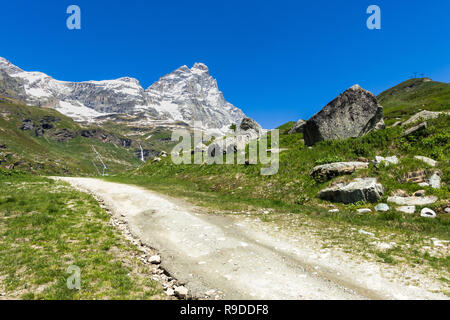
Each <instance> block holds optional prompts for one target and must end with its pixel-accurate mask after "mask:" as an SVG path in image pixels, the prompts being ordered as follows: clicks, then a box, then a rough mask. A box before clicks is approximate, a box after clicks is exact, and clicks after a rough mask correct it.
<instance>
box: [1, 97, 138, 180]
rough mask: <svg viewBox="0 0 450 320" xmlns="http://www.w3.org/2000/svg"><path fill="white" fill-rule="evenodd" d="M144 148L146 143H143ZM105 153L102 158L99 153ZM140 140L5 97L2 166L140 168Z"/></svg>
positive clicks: (83, 170) (81, 171) (87, 171)
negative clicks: (137, 141) (138, 152)
mask: <svg viewBox="0 0 450 320" xmlns="http://www.w3.org/2000/svg"><path fill="white" fill-rule="evenodd" d="M144 147H145V145H144ZM94 148H95V150H97V152H98V153H99V154H100V155H101V156H100V157H101V158H102V160H100V159H99V157H98V156H97V154H96V152H95V151H94ZM136 148H137V146H136V142H134V141H133V140H131V139H129V138H127V137H122V136H120V135H118V134H112V133H109V132H107V131H105V130H103V129H101V128H98V127H95V126H89V127H84V126H81V125H80V124H78V123H76V122H74V121H73V120H72V119H71V118H69V117H67V116H64V115H62V114H61V113H59V112H58V111H56V110H52V109H47V108H38V107H32V106H25V105H23V104H20V103H19V102H17V101H14V100H11V99H7V98H1V97H0V165H1V166H2V167H4V166H10V165H14V166H15V168H16V169H21V170H24V171H30V172H35V173H44V174H65V175H67V174H69V175H71V174H74V175H75V174H76V175H98V174H99V172H101V171H102V168H103V165H102V163H101V161H104V162H105V164H106V165H107V167H108V170H107V173H117V172H122V171H124V170H128V169H132V168H135V167H137V166H138V165H139V164H140V163H141V162H140V161H139V157H138V156H137V155H136Z"/></svg>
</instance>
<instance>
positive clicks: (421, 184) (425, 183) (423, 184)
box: [418, 182, 430, 187]
mask: <svg viewBox="0 0 450 320" xmlns="http://www.w3.org/2000/svg"><path fill="white" fill-rule="evenodd" d="M418 185H419V187H429V186H430V184H429V183H428V182H421V183H419V184H418Z"/></svg>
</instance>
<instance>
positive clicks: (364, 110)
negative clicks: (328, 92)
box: [304, 85, 385, 146]
mask: <svg viewBox="0 0 450 320" xmlns="http://www.w3.org/2000/svg"><path fill="white" fill-rule="evenodd" d="M384 127H385V126H384V121H383V107H381V106H379V105H378V102H377V98H376V97H375V96H374V95H373V94H372V93H371V92H369V91H366V90H364V89H362V88H361V87H360V86H358V85H354V86H353V87H351V88H350V89H348V90H347V91H345V92H344V93H342V94H341V95H339V96H338V97H337V98H336V99H334V100H333V101H331V102H330V103H329V104H327V105H326V106H325V107H324V108H323V109H322V110H321V111H320V112H318V113H317V114H315V115H314V116H313V117H312V118H311V119H309V120H308V121H307V122H306V125H305V127H304V138H305V144H306V145H308V146H311V145H314V144H315V143H317V142H319V141H323V140H334V139H346V138H356V137H360V136H363V135H365V134H367V133H368V132H370V131H372V130H377V129H382V128H384Z"/></svg>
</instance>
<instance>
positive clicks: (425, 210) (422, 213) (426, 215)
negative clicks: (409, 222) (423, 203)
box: [420, 208, 436, 218]
mask: <svg viewBox="0 0 450 320" xmlns="http://www.w3.org/2000/svg"><path fill="white" fill-rule="evenodd" d="M420 216H421V217H424V218H436V212H434V211H433V210H431V209H429V208H423V209H422V211H420Z"/></svg>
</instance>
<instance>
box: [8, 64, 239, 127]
mask: <svg viewBox="0 0 450 320" xmlns="http://www.w3.org/2000/svg"><path fill="white" fill-rule="evenodd" d="M0 93H1V94H3V95H5V96H8V97H11V98H15V99H18V100H20V101H22V102H24V103H26V104H28V105H37V106H42V107H51V108H54V109H56V110H58V111H60V112H61V113H63V114H65V115H67V116H69V117H71V118H73V119H74V120H76V121H79V122H99V121H107V120H109V119H112V118H114V117H115V116H117V115H118V114H122V115H125V116H126V117H127V120H128V122H134V123H138V124H142V125H149V124H150V125H151V124H152V123H156V124H161V123H165V124H176V123H177V122H184V123H187V124H189V125H192V124H193V123H194V122H195V121H201V122H202V124H203V126H204V128H205V129H218V130H219V131H223V132H224V131H226V130H227V129H228V128H229V126H230V125H232V124H236V123H239V122H240V121H241V120H242V119H243V118H244V117H245V115H244V113H243V112H242V111H241V110H240V109H238V108H236V107H235V106H233V105H232V104H231V103H229V102H227V101H226V100H225V98H224V96H223V94H222V92H221V91H220V90H219V88H218V85H217V81H216V80H215V79H214V78H213V77H212V76H211V75H210V74H209V69H208V67H207V66H206V65H204V64H202V63H196V64H194V66H193V67H192V68H190V69H189V68H188V67H187V66H182V67H180V68H178V69H177V70H175V71H174V72H172V73H169V74H167V75H165V76H163V77H162V78H160V79H159V80H158V81H157V82H155V83H154V84H153V85H151V86H150V87H149V88H147V89H144V88H143V87H142V86H141V84H140V83H139V81H138V80H137V79H134V78H130V77H124V78H119V79H115V80H103V81H85V82H67V81H59V80H56V79H54V78H52V77H50V76H48V75H46V74H44V73H41V72H27V71H24V70H22V69H20V68H19V67H17V66H15V65H13V64H12V63H11V62H9V61H8V60H6V59H4V58H0Z"/></svg>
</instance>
